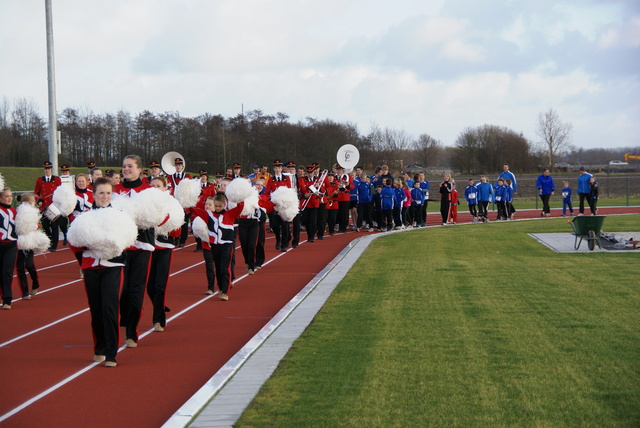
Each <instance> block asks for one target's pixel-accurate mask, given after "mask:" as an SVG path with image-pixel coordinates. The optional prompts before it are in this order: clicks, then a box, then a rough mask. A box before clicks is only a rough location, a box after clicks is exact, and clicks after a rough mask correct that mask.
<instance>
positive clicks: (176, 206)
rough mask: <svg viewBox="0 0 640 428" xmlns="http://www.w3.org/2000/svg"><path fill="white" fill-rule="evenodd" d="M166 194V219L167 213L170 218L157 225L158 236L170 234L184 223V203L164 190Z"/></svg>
mask: <svg viewBox="0 0 640 428" xmlns="http://www.w3.org/2000/svg"><path fill="white" fill-rule="evenodd" d="M164 194H165V195H166V198H165V207H164V211H165V212H166V215H165V219H166V216H167V215H168V216H169V218H168V219H167V221H165V222H164V223H162V224H161V225H159V226H156V230H155V233H156V236H161V235H162V236H168V235H169V233H170V232H172V231H174V230H176V229H177V228H179V227H181V226H182V225H183V224H184V209H183V208H182V205H180V202H178V201H177V200H176V199H175V198H174V197H172V196H171V195H170V194H169V193H168V192H164ZM163 221H164V220H163Z"/></svg>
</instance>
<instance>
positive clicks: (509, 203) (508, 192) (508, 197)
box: [504, 178, 516, 220]
mask: <svg viewBox="0 0 640 428" xmlns="http://www.w3.org/2000/svg"><path fill="white" fill-rule="evenodd" d="M504 184H505V186H507V188H506V189H505V210H506V212H507V219H508V220H513V217H514V216H515V214H516V209H515V208H514V207H513V187H511V180H510V179H509V178H507V179H506V180H504Z"/></svg>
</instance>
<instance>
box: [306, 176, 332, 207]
mask: <svg viewBox="0 0 640 428" xmlns="http://www.w3.org/2000/svg"><path fill="white" fill-rule="evenodd" d="M327 174H329V170H328V169H325V170H324V171H322V174H320V176H319V177H318V179H317V180H316V181H314V182H313V184H312V185H311V186H309V190H311V191H312V192H313V194H314V195H318V196H319V195H322V192H320V188H321V187H322V184H323V183H324V180H325V179H326V178H327ZM310 200H311V196H309V197H308V198H307V199H305V200H304V202H303V203H302V207H301V208H300V211H303V210H304V209H305V208H307V205H309V201H310Z"/></svg>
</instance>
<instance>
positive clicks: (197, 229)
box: [191, 217, 209, 242]
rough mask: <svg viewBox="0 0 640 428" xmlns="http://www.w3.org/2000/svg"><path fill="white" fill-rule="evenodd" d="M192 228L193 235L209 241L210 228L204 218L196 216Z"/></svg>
mask: <svg viewBox="0 0 640 428" xmlns="http://www.w3.org/2000/svg"><path fill="white" fill-rule="evenodd" d="M191 230H192V231H193V236H195V237H196V238H200V239H201V240H202V241H205V242H209V228H208V227H207V223H205V221H204V220H203V219H202V218H200V217H196V218H195V219H194V220H193V221H192V222H191Z"/></svg>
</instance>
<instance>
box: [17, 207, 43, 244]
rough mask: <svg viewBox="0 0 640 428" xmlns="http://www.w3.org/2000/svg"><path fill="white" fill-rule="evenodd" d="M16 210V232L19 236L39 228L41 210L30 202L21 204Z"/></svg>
mask: <svg viewBox="0 0 640 428" xmlns="http://www.w3.org/2000/svg"><path fill="white" fill-rule="evenodd" d="M16 210H17V213H16V233H17V234H18V236H20V235H26V234H28V233H31V232H34V231H36V230H38V223H40V211H39V210H38V209H37V208H36V207H34V206H33V205H28V204H20V205H18V208H17V209H16Z"/></svg>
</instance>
